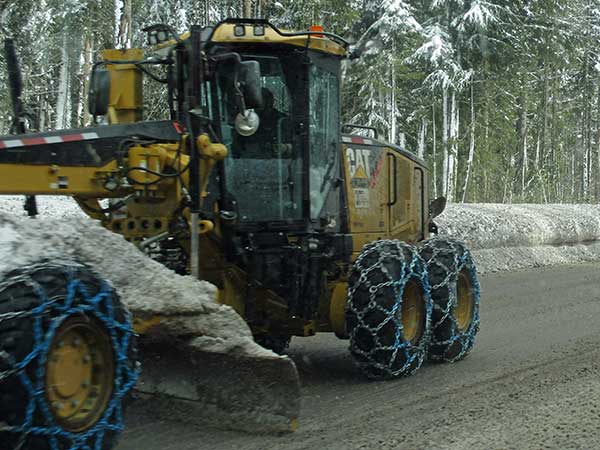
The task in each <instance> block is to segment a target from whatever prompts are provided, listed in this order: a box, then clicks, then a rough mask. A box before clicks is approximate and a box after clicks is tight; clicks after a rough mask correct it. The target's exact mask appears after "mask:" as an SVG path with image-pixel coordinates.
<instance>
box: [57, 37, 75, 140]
mask: <svg viewBox="0 0 600 450" xmlns="http://www.w3.org/2000/svg"><path fill="white" fill-rule="evenodd" d="M67 34H68V32H67V30H66V29H65V30H64V31H63V45H62V48H61V53H60V55H61V56H60V62H61V66H60V75H59V81H58V99H57V102H56V122H55V125H54V126H55V128H56V129H59V130H61V129H64V128H68V127H69V126H70V125H71V124H70V118H71V114H70V111H71V92H70V86H69V79H70V77H71V73H70V71H69V52H68V48H67V47H68V46H67V40H68V36H67Z"/></svg>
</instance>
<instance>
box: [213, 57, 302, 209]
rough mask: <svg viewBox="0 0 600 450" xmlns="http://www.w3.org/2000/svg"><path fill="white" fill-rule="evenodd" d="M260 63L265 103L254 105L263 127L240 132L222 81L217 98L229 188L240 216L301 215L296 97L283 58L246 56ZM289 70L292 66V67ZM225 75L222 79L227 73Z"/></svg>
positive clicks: (223, 76)
mask: <svg viewBox="0 0 600 450" xmlns="http://www.w3.org/2000/svg"><path fill="white" fill-rule="evenodd" d="M244 59H245V60H255V61H258V62H259V64H260V69H261V85H262V97H263V105H262V106H261V107H259V108H256V109H255V112H256V114H258V117H259V120H260V125H259V127H258V130H257V131H256V133H254V134H253V135H251V136H242V135H240V134H238V133H237V131H236V130H235V126H234V120H235V115H236V114H237V109H236V105H235V104H234V103H232V102H231V101H230V99H231V95H230V93H229V92H226V89H227V86H228V84H227V83H226V82H224V81H223V82H221V84H220V86H221V90H220V92H219V98H220V102H221V110H222V111H224V112H225V114H222V116H221V119H222V123H221V130H222V135H223V143H224V144H225V145H226V146H227V147H228V148H229V149H231V150H230V152H229V155H228V157H227V159H226V161H225V170H226V173H227V189H228V191H229V192H230V193H231V194H232V195H233V196H234V197H235V199H236V202H237V205H238V210H239V214H240V219H241V220H243V221H266V220H286V219H299V218H301V217H302V208H301V199H302V156H301V151H300V150H299V145H298V142H297V138H294V136H293V133H292V132H291V127H292V125H293V122H292V113H293V101H292V94H291V88H290V86H289V84H288V81H287V78H286V73H285V71H284V67H283V64H282V61H281V60H280V59H279V58H277V57H272V56H258V55H257V56H249V55H247V56H244ZM288 70H289V67H288ZM229 75H230V74H229V73H224V74H222V76H221V79H222V80H223V79H225V78H226V77H227V76H229Z"/></svg>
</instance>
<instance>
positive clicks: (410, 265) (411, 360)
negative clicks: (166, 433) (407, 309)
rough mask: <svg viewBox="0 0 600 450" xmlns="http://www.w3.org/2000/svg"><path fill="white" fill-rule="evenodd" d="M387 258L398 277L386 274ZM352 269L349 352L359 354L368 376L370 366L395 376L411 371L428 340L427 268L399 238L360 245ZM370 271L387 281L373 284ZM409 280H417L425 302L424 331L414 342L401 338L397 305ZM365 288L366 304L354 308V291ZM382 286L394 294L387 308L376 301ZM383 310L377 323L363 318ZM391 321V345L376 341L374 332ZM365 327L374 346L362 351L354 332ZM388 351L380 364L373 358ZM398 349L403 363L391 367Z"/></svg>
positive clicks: (423, 351)
mask: <svg viewBox="0 0 600 450" xmlns="http://www.w3.org/2000/svg"><path fill="white" fill-rule="evenodd" d="M373 256H376V257H377V261H376V262H375V263H374V264H372V263H365V260H366V259H369V258H370V257H373ZM387 261H394V262H395V263H397V264H398V266H399V267H400V271H399V272H400V277H396V276H394V275H393V274H391V273H389V271H388V268H387V267H386V263H387ZM352 271H353V272H355V273H358V274H360V275H359V279H358V281H357V282H356V283H355V284H354V285H353V286H350V288H349V290H348V303H347V308H348V311H349V312H351V313H352V314H353V315H355V316H356V320H357V326H355V327H354V328H353V329H352V330H349V332H350V351H351V352H352V353H353V354H356V355H359V356H360V359H359V360H357V363H358V365H359V366H360V367H361V368H363V369H365V371H366V373H367V375H369V372H370V369H371V368H375V369H377V370H378V371H380V372H381V373H383V374H384V377H396V376H399V375H411V374H412V373H414V372H415V371H416V370H417V369H418V368H419V367H421V364H422V363H423V360H424V359H425V355H426V349H427V344H428V342H429V330H430V318H431V312H432V302H431V295H430V291H431V288H430V285H429V277H428V274H427V270H426V268H425V263H424V261H423V259H422V258H421V257H420V256H419V254H418V252H417V250H416V248H415V247H413V246H410V245H408V244H405V243H403V242H400V241H392V240H381V241H376V242H373V243H370V244H368V245H366V246H365V247H364V249H363V250H362V251H361V254H360V255H359V257H358V258H357V259H356V261H355V262H354V266H353V268H352ZM372 272H380V273H381V274H383V275H384V277H385V278H386V279H387V281H383V282H379V283H376V282H374V281H373V280H374V278H376V277H373V276H372V275H371V273H372ZM409 280H415V281H417V282H418V284H419V287H420V289H421V292H422V295H423V299H424V302H425V326H424V334H423V336H422V337H421V339H419V342H418V343H417V344H416V345H415V344H413V343H412V342H410V341H408V340H406V339H405V338H404V327H403V324H402V318H401V315H400V314H399V311H398V310H399V308H402V299H403V294H404V289H405V287H406V285H407V283H408V282H409ZM363 286H364V287H367V288H368V291H369V303H368V304H367V305H366V306H363V307H357V305H356V303H357V301H356V300H355V294H356V292H357V290H359V289H360V288H361V287H363ZM386 287H392V288H393V290H394V293H395V299H394V303H393V306H392V307H391V308H386V307H385V306H383V305H381V304H380V303H381V302H379V301H378V300H377V295H378V293H379V292H380V291H381V289H384V288H386ZM376 310H377V311H380V312H382V313H383V316H384V319H383V320H382V321H381V323H379V324H377V325H376V326H373V325H372V324H369V323H367V322H366V321H365V315H366V314H368V313H372V312H373V311H376ZM390 322H392V324H393V326H394V329H395V336H394V343H393V344H392V345H382V344H380V343H379V338H378V335H377V333H378V331H379V330H380V329H381V328H382V327H384V326H385V325H387V324H388V323H390ZM361 329H362V330H368V332H369V334H370V335H371V336H372V337H373V339H375V341H376V343H377V345H375V346H374V347H373V348H372V349H370V350H369V351H365V350H363V349H361V348H359V346H358V345H356V340H357V334H358V333H359V331H360V330H361ZM390 350H391V351H392V353H391V356H390V358H389V361H387V362H386V363H384V364H382V363H381V362H379V361H377V358H376V356H375V354H376V353H380V352H381V351H390ZM398 352H403V354H404V355H403V356H404V358H403V359H404V364H403V366H402V367H400V368H397V369H393V365H394V361H395V360H396V358H397V356H398Z"/></svg>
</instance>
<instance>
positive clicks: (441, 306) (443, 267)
mask: <svg viewBox="0 0 600 450" xmlns="http://www.w3.org/2000/svg"><path fill="white" fill-rule="evenodd" d="M420 254H421V257H422V258H423V259H424V260H425V262H426V264H427V269H428V271H429V282H430V284H431V298H432V299H433V316H432V335H431V343H430V346H429V359H431V360H432V361H439V362H455V361H458V360H460V359H462V358H464V357H465V356H467V355H468V354H469V352H470V351H471V350H472V349H473V346H474V345H475V336H476V335H477V332H478V331H479V299H480V289H479V281H478V279H477V269H476V268H475V263H474V262H473V258H472V257H471V253H470V252H469V250H468V249H467V247H466V246H465V244H463V243H462V242H460V241H457V240H454V239H448V238H443V237H434V238H432V239H429V240H427V241H425V242H424V244H423V246H422V247H421V249H420Z"/></svg>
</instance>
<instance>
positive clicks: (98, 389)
mask: <svg viewBox="0 0 600 450" xmlns="http://www.w3.org/2000/svg"><path fill="white" fill-rule="evenodd" d="M114 379H115V367H114V354H113V350H112V345H111V341H110V337H109V336H108V334H107V333H106V331H105V330H104V329H103V328H101V327H100V326H99V325H98V324H97V323H96V322H95V321H92V320H89V319H87V318H84V317H77V318H71V319H67V320H66V321H65V322H64V323H63V324H62V325H61V326H60V327H59V328H58V329H57V330H56V334H55V335H54V339H53V340H52V344H51V345H50V349H49V351H48V359H47V362H46V398H47V400H48V403H49V405H50V410H51V412H52V414H53V415H54V418H55V420H56V422H57V424H58V425H60V426H61V427H63V428H65V429H66V430H68V431H71V432H81V431H84V430H86V429H88V428H90V427H92V426H93V425H94V424H95V423H96V422H97V421H98V420H99V419H100V418H101V417H102V414H103V413H104V411H105V410H106V407H107V406H108V402H109V400H110V397H111V395H112V391H113V384H114Z"/></svg>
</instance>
